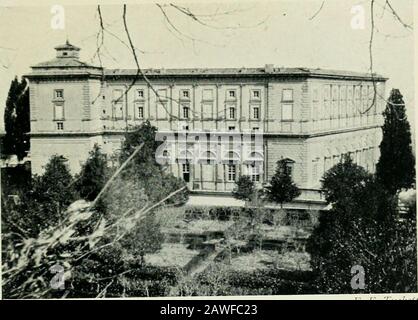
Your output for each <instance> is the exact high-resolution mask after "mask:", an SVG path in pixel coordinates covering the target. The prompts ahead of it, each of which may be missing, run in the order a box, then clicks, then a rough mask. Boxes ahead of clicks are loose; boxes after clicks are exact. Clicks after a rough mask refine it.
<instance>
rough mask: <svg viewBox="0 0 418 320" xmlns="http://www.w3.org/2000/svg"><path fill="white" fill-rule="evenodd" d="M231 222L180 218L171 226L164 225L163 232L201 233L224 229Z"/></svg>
mask: <svg viewBox="0 0 418 320" xmlns="http://www.w3.org/2000/svg"><path fill="white" fill-rule="evenodd" d="M232 224H233V222H232V221H220V220H210V219H197V220H192V221H190V222H186V221H184V220H181V221H176V222H175V223H174V224H173V225H171V226H166V227H164V228H163V232H174V233H194V234H203V233H205V232H216V231H224V230H226V229H227V228H228V227H229V226H231V225H232Z"/></svg>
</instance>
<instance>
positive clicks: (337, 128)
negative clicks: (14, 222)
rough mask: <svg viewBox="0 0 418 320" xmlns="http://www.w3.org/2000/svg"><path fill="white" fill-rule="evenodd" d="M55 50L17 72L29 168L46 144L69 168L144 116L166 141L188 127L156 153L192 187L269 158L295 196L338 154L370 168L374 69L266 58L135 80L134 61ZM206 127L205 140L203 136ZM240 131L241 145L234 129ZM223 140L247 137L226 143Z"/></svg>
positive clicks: (222, 186)
mask: <svg viewBox="0 0 418 320" xmlns="http://www.w3.org/2000/svg"><path fill="white" fill-rule="evenodd" d="M55 49H56V58H55V59H53V60H50V61H47V62H44V63H40V64H37V65H35V66H33V67H32V72H31V73H30V74H28V75H26V78H27V79H29V82H30V109H31V113H30V114H31V161H32V171H33V173H41V172H42V170H43V166H44V165H45V164H46V162H47V161H48V159H49V157H50V156H51V155H53V154H62V155H64V156H65V157H67V158H68V159H69V164H70V168H71V170H72V171H73V172H74V173H75V172H77V171H78V170H79V168H80V165H81V164H82V163H83V162H84V161H85V160H86V158H87V154H88V152H89V151H90V150H91V149H92V147H93V145H94V144H95V143H98V144H99V145H101V146H102V148H103V150H104V151H105V152H106V153H108V154H109V155H110V154H112V153H114V152H117V150H118V148H119V147H120V141H121V137H122V135H123V133H124V132H125V131H126V130H129V129H130V128H132V126H134V125H137V124H140V123H141V122H143V121H145V120H149V121H150V122H151V124H152V125H155V126H156V127H158V129H159V132H160V133H161V134H163V135H164V136H165V137H166V138H167V137H169V139H167V140H166V141H168V140H170V139H176V140H177V142H178V141H179V140H181V139H182V137H184V135H183V134H182V133H181V132H182V131H186V132H187V133H188V139H187V143H184V144H182V143H180V144H181V145H185V146H186V148H187V150H185V149H184V148H183V149H184V150H183V149H181V148H178V145H180V144H178V145H177V147H173V148H171V147H170V148H167V150H162V152H161V153H160V156H161V157H162V158H170V159H172V160H173V161H171V162H169V164H168V166H169V168H170V170H171V171H172V172H173V173H174V174H175V175H177V176H181V177H183V178H184V179H185V180H186V181H187V182H188V184H189V188H190V189H191V190H193V191H197V192H206V193H211V192H212V193H216V192H219V193H226V192H228V191H230V190H231V189H232V188H233V185H234V180H236V179H237V178H238V176H239V175H241V174H249V175H251V176H252V178H253V180H255V181H257V182H259V183H262V182H265V181H267V180H268V179H269V178H270V177H271V176H272V175H273V174H274V170H275V166H276V162H277V160H279V159H287V161H288V167H289V169H290V170H291V171H292V175H293V179H294V181H295V182H296V183H297V184H298V185H299V187H300V188H302V189H303V194H302V196H301V197H302V198H303V197H305V198H306V199H309V198H310V197H316V196H317V195H316V192H315V190H316V189H318V187H319V186H320V178H321V176H322V174H323V173H324V172H325V171H326V170H327V169H329V168H330V167H331V166H332V165H333V164H335V163H336V162H338V161H339V160H340V159H341V156H342V155H344V154H349V155H351V156H352V157H353V159H354V160H355V161H356V162H357V163H359V164H361V165H362V166H364V167H365V168H367V169H368V170H370V171H373V170H374V167H375V163H376V161H377V159H378V156H379V153H378V151H379V150H378V145H379V142H380V139H381V130H380V126H381V124H382V115H381V114H382V110H383V108H384V103H383V97H384V95H385V81H386V78H384V77H382V76H378V75H373V77H372V76H371V75H370V74H361V73H355V72H343V71H332V70H321V69H305V68H277V67H274V66H273V65H266V66H265V67H264V68H222V69H206V68H205V69H147V70H143V73H144V74H145V76H146V78H147V79H148V81H145V80H144V77H142V76H141V75H140V76H139V77H138V74H137V70H135V69H133V70H125V69H112V70H109V69H102V68H100V67H94V66H90V65H88V64H86V63H83V62H81V61H80V60H79V51H80V49H79V48H77V47H75V46H73V45H71V44H69V43H68V42H67V43H66V44H65V45H62V46H58V47H56V48H55ZM375 89H376V94H375ZM178 131H181V132H180V133H179V134H177V133H178ZM209 132H211V133H212V135H209ZM213 133H218V134H219V133H223V134H221V135H219V136H216V135H214V134H213ZM250 133H252V135H251V134H250ZM209 136H211V137H213V138H214V139H211V141H210V143H207V142H206V140H205V137H209ZM244 136H245V137H247V138H248V139H243V142H242V143H241V144H240V142H239V141H240V140H239V139H238V140H237V139H236V138H240V137H244ZM191 137H192V139H191ZM199 137H201V138H202V137H203V140H202V139H200V140H198V139H199ZM231 137H233V138H231ZM231 139H233V140H232V141H238V143H239V144H240V145H241V146H243V145H245V146H247V147H248V148H247V147H244V148H241V149H239V148H238V149H239V150H235V149H234V151H231V150H232V149H229V148H230V146H231ZM196 141H199V143H198V142H196ZM202 141H205V142H204V143H202ZM194 142H195V143H194ZM199 144H200V147H202V145H203V146H208V148H206V149H204V148H200V147H196V146H197V145H199ZM260 144H261V148H260ZM254 145H256V147H254ZM312 199H313V198H312Z"/></svg>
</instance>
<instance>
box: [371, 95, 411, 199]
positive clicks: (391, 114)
mask: <svg viewBox="0 0 418 320" xmlns="http://www.w3.org/2000/svg"><path fill="white" fill-rule="evenodd" d="M383 116H384V119H385V122H384V124H383V128H382V130H383V139H382V142H381V143H380V159H379V161H378V163H377V165H376V175H377V177H378V179H379V180H380V181H381V183H382V185H383V186H384V187H385V188H386V190H388V191H390V192H391V193H392V194H395V193H396V192H397V191H398V190H400V189H402V188H405V189H408V188H410V187H411V186H412V185H413V184H414V183H415V158H414V155H413V153H412V146H411V127H410V125H409V122H408V119H407V118H406V113H405V103H404V101H403V97H402V94H401V93H400V91H399V90H398V89H392V91H391V93H390V97H389V100H388V103H387V105H386V109H385V111H384V113H383Z"/></svg>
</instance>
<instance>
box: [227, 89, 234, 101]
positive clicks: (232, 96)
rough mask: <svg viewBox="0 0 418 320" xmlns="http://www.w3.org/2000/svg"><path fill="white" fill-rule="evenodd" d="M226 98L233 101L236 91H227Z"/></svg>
mask: <svg viewBox="0 0 418 320" xmlns="http://www.w3.org/2000/svg"><path fill="white" fill-rule="evenodd" d="M227 97H228V98H229V99H235V97H236V91H235V90H228V95H227Z"/></svg>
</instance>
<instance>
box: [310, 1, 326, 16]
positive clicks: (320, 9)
mask: <svg viewBox="0 0 418 320" xmlns="http://www.w3.org/2000/svg"><path fill="white" fill-rule="evenodd" d="M324 4H325V0H323V1H322V3H321V6H320V7H319V9H318V10H317V11H316V12H315V13H314V15H313V16H312V17H310V18H309V20H313V19H315V17H316V16H317V15H318V14H319V13H320V12H321V11H322V8H323V7H324Z"/></svg>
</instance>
